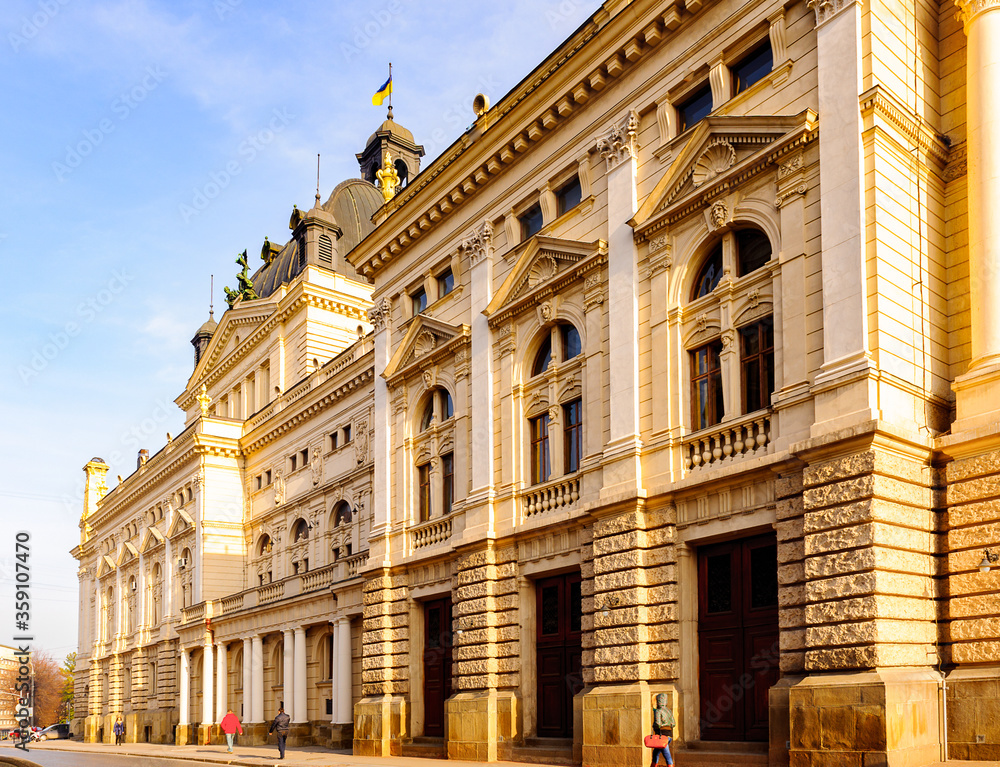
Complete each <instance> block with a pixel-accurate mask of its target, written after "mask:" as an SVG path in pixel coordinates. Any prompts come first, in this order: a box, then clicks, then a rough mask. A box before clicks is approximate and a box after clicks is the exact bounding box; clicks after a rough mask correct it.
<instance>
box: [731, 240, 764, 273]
mask: <svg viewBox="0 0 1000 767" xmlns="http://www.w3.org/2000/svg"><path fill="white" fill-rule="evenodd" d="M736 253H737V260H738V261H739V271H740V276H741V277H742V276H743V275H744V274H750V272H753V271H756V270H757V269H760V268H761V267H762V266H763V265H764V264H766V263H767V262H768V261H770V260H771V241H770V240H769V239H767V235H766V234H764V233H763V232H761V231H759V230H757V229H741V230H740V231H738V232H737V233H736Z"/></svg>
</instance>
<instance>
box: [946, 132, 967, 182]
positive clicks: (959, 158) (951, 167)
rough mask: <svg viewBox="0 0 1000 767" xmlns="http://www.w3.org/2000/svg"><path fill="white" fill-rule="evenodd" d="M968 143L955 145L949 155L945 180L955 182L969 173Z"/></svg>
mask: <svg viewBox="0 0 1000 767" xmlns="http://www.w3.org/2000/svg"><path fill="white" fill-rule="evenodd" d="M967 147H968V145H967V144H966V142H964V141H963V142H962V143H961V144H955V145H954V146H953V147H952V148H951V152H949V154H948V165H946V166H945V169H944V180H945V181H954V180H955V179H956V178H961V177H962V176H964V175H965V174H966V173H968V172H969V154H968V151H967Z"/></svg>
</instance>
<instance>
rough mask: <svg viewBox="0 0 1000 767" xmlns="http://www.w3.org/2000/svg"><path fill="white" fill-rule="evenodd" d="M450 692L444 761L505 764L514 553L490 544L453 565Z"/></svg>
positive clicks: (512, 679) (513, 701) (517, 721)
mask: <svg viewBox="0 0 1000 767" xmlns="http://www.w3.org/2000/svg"><path fill="white" fill-rule="evenodd" d="M455 571H456V578H455V580H456V584H457V588H456V589H455V592H454V597H453V614H454V616H455V628H456V629H457V630H458V631H461V632H462V633H461V634H457V633H456V636H455V649H454V654H453V666H452V688H453V689H454V690H455V693H456V694H455V695H454V696H453V697H452V698H451V699H450V700H449V701H448V702H447V704H446V712H447V716H448V757H449V758H450V759H475V760H479V761H487V760H489V761H492V760H496V759H498V758H499V759H509V758H510V755H511V748H512V746H513V743H514V741H516V740H520V739H521V737H522V735H521V731H520V728H521V716H520V706H519V699H518V697H517V694H516V690H517V689H518V686H519V685H520V674H519V669H520V633H519V628H518V592H517V576H518V568H517V549H516V548H504V549H496V548H494V547H493V546H492V545H487V547H486V548H485V549H484V550H482V551H476V552H473V553H470V554H467V555H465V556H463V557H460V558H459V560H458V561H457V562H456V565H455Z"/></svg>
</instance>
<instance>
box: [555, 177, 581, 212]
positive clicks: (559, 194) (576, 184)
mask: <svg viewBox="0 0 1000 767" xmlns="http://www.w3.org/2000/svg"><path fill="white" fill-rule="evenodd" d="M572 189H576V190H577V198H576V202H574V203H573V204H572V205H568V204H567V202H566V199H567V194H566V192H567V191H568V190H572ZM581 202H583V184H582V183H581V182H580V174H579V173H575V174H573V176H571V177H570V178H568V179H567V180H566V181H565V183H563V184H562V186H560V187H559V189H557V190H556V216H562V215H564V214H566V213H569V212H570V211H571V210H573V208H575V207H576V206H577V205H579V204H580V203H581Z"/></svg>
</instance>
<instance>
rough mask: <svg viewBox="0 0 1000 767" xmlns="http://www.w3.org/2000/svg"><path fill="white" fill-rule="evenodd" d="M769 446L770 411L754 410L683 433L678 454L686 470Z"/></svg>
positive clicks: (763, 450) (766, 449)
mask: <svg viewBox="0 0 1000 767" xmlns="http://www.w3.org/2000/svg"><path fill="white" fill-rule="evenodd" d="M771 449H772V439H771V411H770V410H758V411H756V412H754V413H749V414H747V415H745V416H741V417H739V418H736V419H733V420H732V421H725V422H723V423H718V424H715V425H714V426H711V427H709V428H707V429H702V430H701V431H698V432H695V433H694V434H689V435H687V436H685V437H684V440H683V442H682V443H681V456H682V459H683V465H684V471H685V472H688V473H690V472H692V471H698V470H699V469H704V468H706V467H713V468H714V467H715V466H718V465H721V464H724V463H727V462H730V461H736V460H739V459H741V458H744V457H746V456H750V455H764V454H766V453H768V452H770V450H771Z"/></svg>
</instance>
